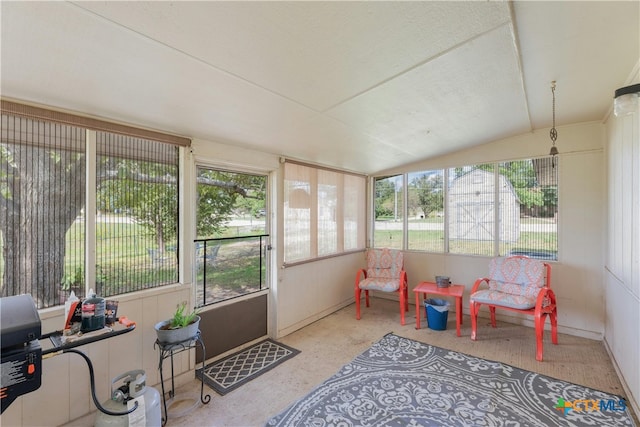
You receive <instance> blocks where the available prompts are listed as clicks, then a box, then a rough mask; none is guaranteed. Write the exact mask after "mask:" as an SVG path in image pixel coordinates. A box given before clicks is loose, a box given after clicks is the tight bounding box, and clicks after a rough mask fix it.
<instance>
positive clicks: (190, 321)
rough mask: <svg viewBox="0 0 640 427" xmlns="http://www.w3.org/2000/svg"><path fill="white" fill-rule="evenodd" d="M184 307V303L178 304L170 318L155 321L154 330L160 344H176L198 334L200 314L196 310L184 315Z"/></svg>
mask: <svg viewBox="0 0 640 427" xmlns="http://www.w3.org/2000/svg"><path fill="white" fill-rule="evenodd" d="M185 307H186V304H181V305H179V306H178V308H177V309H176V312H175V313H174V315H173V317H172V318H171V319H169V320H163V321H162V322H158V323H156V325H155V330H156V335H157V337H158V342H159V343H160V344H177V343H180V342H183V341H187V340H190V339H192V338H194V337H195V336H196V335H198V331H199V328H200V316H198V314H197V312H196V310H193V311H192V312H191V313H189V314H187V315H185V314H184V309H185Z"/></svg>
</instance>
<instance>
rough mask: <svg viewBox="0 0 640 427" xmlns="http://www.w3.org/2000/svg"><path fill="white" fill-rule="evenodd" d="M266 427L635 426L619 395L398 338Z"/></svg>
mask: <svg viewBox="0 0 640 427" xmlns="http://www.w3.org/2000/svg"><path fill="white" fill-rule="evenodd" d="M266 425H267V426H345V427H346V426H533V427H540V426H633V425H634V422H633V419H632V417H631V416H630V414H629V409H628V408H627V407H626V402H625V401H624V399H622V398H621V397H620V396H616V395H612V394H609V393H604V392H601V391H597V390H594V389H591V388H587V387H582V386H579V385H576V384H571V383H569V382H566V381H561V380H557V379H554V378H550V377H546V376H543V375H539V374H536V373H534V372H529V371H525V370H522V369H518V368H515V367H513V366H509V365H505V364H502V363H498V362H492V361H488V360H484V359H478V358H476V357H472V356H468V355H466V354H462V353H457V352H454V351H449V350H445V349H442V348H438V347H434V346H431V345H428V344H425V343H421V342H418V341H414V340H410V339H407V338H402V337H399V336H397V335H394V334H388V335H386V336H384V337H383V338H382V339H381V340H380V341H378V342H377V343H375V344H374V345H373V346H371V347H370V348H369V349H368V350H366V351H365V352H364V353H362V354H361V355H359V356H358V357H356V358H355V359H354V360H353V361H352V362H350V363H349V364H347V365H345V366H344V367H343V368H342V369H340V371H339V372H338V373H337V374H335V375H334V376H333V377H331V378H329V379H328V380H327V381H325V382H324V383H322V384H321V385H320V386H318V387H316V388H315V389H314V390H313V391H311V392H310V393H309V394H308V395H307V396H305V397H303V398H302V399H300V400H298V401H297V402H295V403H294V404H292V405H291V406H290V407H289V408H287V409H286V410H285V411H283V412H282V413H280V414H279V415H276V416H275V417H273V418H272V419H270V420H269V421H267V424H266Z"/></svg>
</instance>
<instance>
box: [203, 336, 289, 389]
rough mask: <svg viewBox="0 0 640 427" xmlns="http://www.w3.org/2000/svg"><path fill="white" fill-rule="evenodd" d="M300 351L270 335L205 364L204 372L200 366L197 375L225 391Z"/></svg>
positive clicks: (249, 379) (205, 381)
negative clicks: (236, 351) (273, 338)
mask: <svg viewBox="0 0 640 427" xmlns="http://www.w3.org/2000/svg"><path fill="white" fill-rule="evenodd" d="M298 353H300V351H299V350H296V349H295V348H291V347H289V346H286V345H284V344H280V343H279V342H275V341H273V340H271V339H266V340H264V341H262V342H259V343H257V344H254V345H252V346H251V347H248V348H246V349H244V350H242V351H240V352H238V353H234V354H232V355H230V356H227V357H225V358H224V359H220V360H217V361H215V362H213V363H211V364H209V365H207V366H205V367H204V374H203V369H202V368H200V369H196V377H198V378H201V379H202V380H203V381H204V383H205V384H207V385H208V386H209V387H211V388H212V389H214V390H215V391H216V392H218V393H219V394H221V395H225V394H227V393H229V392H230V391H232V390H235V389H236V388H238V387H240V386H241V385H243V384H245V383H247V382H249V381H251V380H252V379H254V378H256V377H258V376H260V375H262V374H264V373H265V372H267V371H268V370H270V369H273V368H275V367H276V366H278V365H279V364H281V363H282V362H284V361H285V360H288V359H291V358H292V357H293V356H295V355H296V354H298Z"/></svg>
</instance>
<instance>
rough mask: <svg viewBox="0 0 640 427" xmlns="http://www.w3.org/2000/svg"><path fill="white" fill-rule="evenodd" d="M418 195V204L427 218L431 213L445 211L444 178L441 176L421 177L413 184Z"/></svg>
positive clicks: (425, 175)
mask: <svg viewBox="0 0 640 427" xmlns="http://www.w3.org/2000/svg"><path fill="white" fill-rule="evenodd" d="M412 184H413V185H414V186H415V188H416V191H417V193H418V204H419V205H420V208H421V209H422V212H423V213H424V216H425V218H426V217H428V216H429V214H430V213H431V212H441V211H442V210H443V209H444V192H443V178H442V175H441V174H432V175H427V174H424V175H421V176H419V177H417V178H415V179H414V180H413V182H412Z"/></svg>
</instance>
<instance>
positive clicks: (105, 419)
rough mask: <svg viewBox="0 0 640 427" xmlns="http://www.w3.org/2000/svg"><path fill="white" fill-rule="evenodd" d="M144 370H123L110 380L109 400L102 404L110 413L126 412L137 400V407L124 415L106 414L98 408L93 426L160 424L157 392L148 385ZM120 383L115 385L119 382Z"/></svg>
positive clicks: (150, 425) (117, 426) (157, 426)
mask: <svg viewBox="0 0 640 427" xmlns="http://www.w3.org/2000/svg"><path fill="white" fill-rule="evenodd" d="M146 379H147V376H146V375H145V372H144V371H143V370H135V371H129V372H125V373H124V374H122V375H120V376H118V377H115V378H114V379H113V380H112V381H111V399H109V400H108V401H106V402H104V403H103V404H102V406H103V407H104V408H105V409H107V410H108V411H112V412H126V411H127V410H129V409H130V408H132V407H133V405H134V402H136V401H137V402H138V408H137V409H136V410H135V411H133V412H132V413H130V414H126V415H117V416H116V415H108V414H105V413H103V412H100V411H98V414H97V415H96V422H95V426H96V427H129V426H134V425H135V426H146V427H160V426H162V413H161V410H160V393H158V390H156V389H155V388H153V387H147V386H146V385H145V381H146ZM121 382H122V384H121V385H120V386H118V384H120V383H121Z"/></svg>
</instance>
